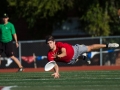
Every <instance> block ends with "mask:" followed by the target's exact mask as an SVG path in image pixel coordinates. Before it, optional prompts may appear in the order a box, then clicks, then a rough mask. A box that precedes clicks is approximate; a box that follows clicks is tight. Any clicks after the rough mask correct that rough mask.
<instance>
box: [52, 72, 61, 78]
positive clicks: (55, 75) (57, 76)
mask: <svg viewBox="0 0 120 90" xmlns="http://www.w3.org/2000/svg"><path fill="white" fill-rule="evenodd" d="M52 76H54V78H59V77H60V75H59V73H53V74H52Z"/></svg>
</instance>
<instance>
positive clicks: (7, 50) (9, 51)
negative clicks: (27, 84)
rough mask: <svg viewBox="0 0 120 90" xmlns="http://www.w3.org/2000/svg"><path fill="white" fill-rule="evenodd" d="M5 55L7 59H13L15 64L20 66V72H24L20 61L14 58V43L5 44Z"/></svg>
mask: <svg viewBox="0 0 120 90" xmlns="http://www.w3.org/2000/svg"><path fill="white" fill-rule="evenodd" d="M5 54H6V55H7V57H9V58H11V59H12V60H13V61H15V63H16V64H17V65H18V67H19V70H18V71H23V66H22V65H21V63H20V61H19V60H18V59H17V58H16V57H15V56H14V53H13V43H12V42H8V43H6V44H5Z"/></svg>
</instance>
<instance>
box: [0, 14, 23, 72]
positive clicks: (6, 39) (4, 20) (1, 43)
mask: <svg viewBox="0 0 120 90" xmlns="http://www.w3.org/2000/svg"><path fill="white" fill-rule="evenodd" d="M8 20H9V17H8V15H7V14H6V13H4V14H3V15H2V16H1V23H0V56H1V54H2V53H3V52H4V53H5V54H6V56H7V57H9V58H11V59H12V60H14V61H15V63H16V64H17V65H18V67H19V69H18V71H23V66H22V65H21V63H20V61H19V60H18V59H17V58H16V57H15V56H14V53H13V41H12V40H13V38H14V40H15V44H16V47H18V46H19V45H18V40H17V35H16V31H15V28H14V25H13V24H12V23H11V22H8Z"/></svg>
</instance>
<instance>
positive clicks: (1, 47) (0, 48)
mask: <svg viewBox="0 0 120 90" xmlns="http://www.w3.org/2000/svg"><path fill="white" fill-rule="evenodd" d="M2 52H3V43H2V42H0V65H1V54H2Z"/></svg>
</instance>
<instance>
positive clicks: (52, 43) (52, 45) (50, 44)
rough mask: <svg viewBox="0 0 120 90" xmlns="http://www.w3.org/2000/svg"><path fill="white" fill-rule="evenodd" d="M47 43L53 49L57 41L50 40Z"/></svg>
mask: <svg viewBox="0 0 120 90" xmlns="http://www.w3.org/2000/svg"><path fill="white" fill-rule="evenodd" d="M47 44H48V46H49V48H50V49H51V50H54V49H55V41H48V42H47Z"/></svg>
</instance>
